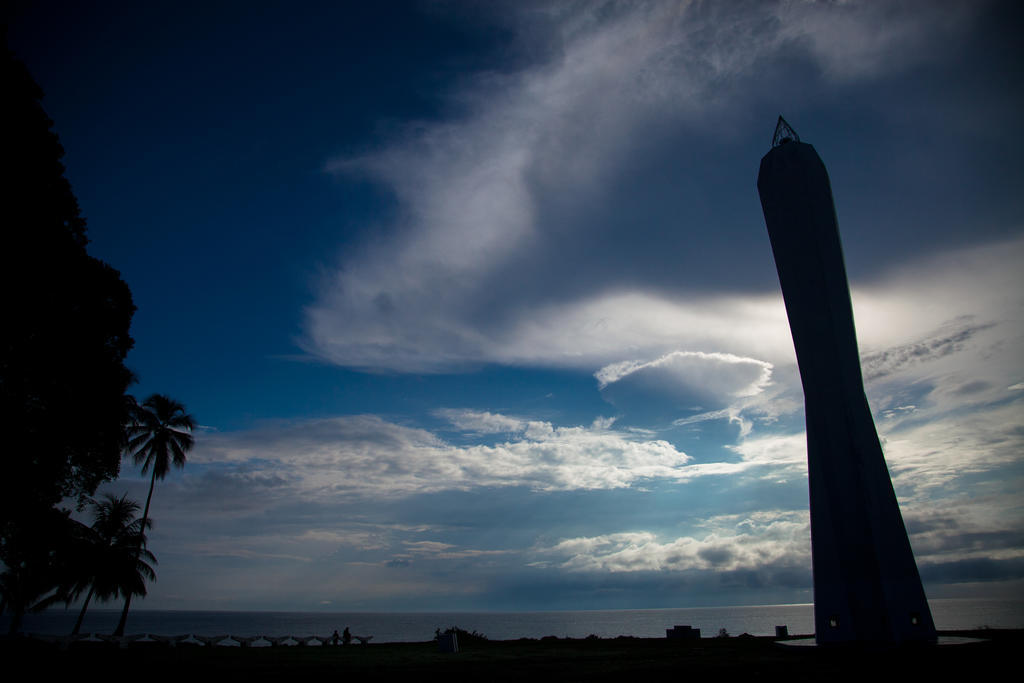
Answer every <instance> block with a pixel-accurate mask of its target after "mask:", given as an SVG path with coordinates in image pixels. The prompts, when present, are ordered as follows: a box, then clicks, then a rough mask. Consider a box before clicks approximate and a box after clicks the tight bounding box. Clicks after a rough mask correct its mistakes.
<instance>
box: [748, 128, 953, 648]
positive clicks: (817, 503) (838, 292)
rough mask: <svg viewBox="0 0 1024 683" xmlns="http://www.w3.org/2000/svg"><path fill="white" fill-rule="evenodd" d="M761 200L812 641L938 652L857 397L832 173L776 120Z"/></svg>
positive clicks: (866, 412) (861, 398)
mask: <svg viewBox="0 0 1024 683" xmlns="http://www.w3.org/2000/svg"><path fill="white" fill-rule="evenodd" d="M757 191H758V193H759V194H760V195H761V207H762V209H763V210H764V220H765V223H766V224H767V226H768V235H769V237H770V238H771V243H772V252H773V253H774V255H775V265H776V268H777V269H778V271H779V282H780V284H781V285H782V295H783V298H784V299H785V301H786V313H787V315H788V316H789V327H790V330H791V331H792V333H793V344H794V346H795V347H796V357H797V363H798V364H799V367H800V380H801V382H802V383H803V389H804V412H805V414H806V421H807V471H808V479H809V484H810V501H811V557H812V563H813V569H814V629H815V638H816V640H817V642H818V643H819V644H825V643H844V642H890V643H899V642H906V641H934V640H935V639H936V634H935V625H934V623H933V622H932V616H931V611H930V610H929V609H928V602H927V600H926V599H925V595H924V589H923V587H922V586H921V577H920V576H919V574H918V572H917V564H916V563H915V562H914V555H913V552H912V551H911V549H910V542H909V541H908V540H907V531H906V528H905V527H904V526H903V517H902V516H901V515H900V509H899V505H898V504H897V503H896V494H895V493H894V492H893V488H892V482H891V481H890V479H889V471H888V469H886V465H885V458H884V457H883V455H882V448H881V445H880V444H879V442H878V434H877V433H876V432H875V423H874V421H873V420H872V418H871V410H870V408H869V407H868V402H867V398H866V397H865V395H864V383H863V380H862V379H861V370H860V357H859V355H858V352H857V334H856V331H855V330H854V325H853V309H852V307H851V305H850V290H849V287H848V285H847V280H846V268H845V266H844V265H843V253H842V248H841V247H840V244H839V226H838V224H837V222H836V212H835V206H834V205H833V202H832V187H831V185H830V183H829V179H828V172H827V171H826V170H825V165H824V164H823V163H822V161H821V159H820V158H819V157H818V154H817V152H815V151H814V147H812V146H811V145H808V144H806V143H803V142H800V139H799V137H797V135H796V133H795V132H794V131H793V129H792V128H791V127H790V126H789V124H787V123H786V121H785V120H784V119H783V118H782V117H781V116H780V117H779V123H778V126H777V127H776V130H775V136H774V139H773V140H772V149H771V150H770V151H769V152H768V153H767V154H766V155H765V156H764V158H763V159H761V170H760V173H759V174H758V177H757Z"/></svg>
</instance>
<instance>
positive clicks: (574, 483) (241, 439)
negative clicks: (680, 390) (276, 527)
mask: <svg viewBox="0 0 1024 683" xmlns="http://www.w3.org/2000/svg"><path fill="white" fill-rule="evenodd" d="M448 414H449V415H451V416H452V417H453V421H454V422H456V423H458V424H461V425H463V426H464V427H467V428H468V429H469V431H470V432H471V433H480V428H481V426H482V427H483V428H485V429H488V430H491V429H504V428H505V427H508V426H512V427H514V428H515V429H514V430H513V432H514V434H511V435H510V437H511V438H509V440H507V441H505V442H503V443H497V444H494V445H470V446H455V445H451V444H448V443H446V442H444V441H443V440H441V439H440V438H438V437H437V436H436V435H434V434H432V433H430V432H427V431H425V430H421V429H414V428H410V427H404V426H401V425H396V424H393V423H390V422H387V421H385V420H383V419H381V418H379V417H375V416H368V415H362V416H349V417H339V418H331V419H323V420H310V421H304V422H298V423H291V424H275V425H273V426H272V427H271V428H268V429H262V430H255V431H252V432H245V433H238V434H221V435H217V436H216V437H210V438H209V439H207V440H205V441H204V442H203V443H201V444H200V446H199V447H197V451H196V455H195V456H194V457H193V460H194V461H196V462H200V463H207V464H213V463H245V469H246V472H247V473H249V474H250V475H253V476H258V475H264V474H271V473H275V472H287V473H288V474H289V476H290V477H291V478H292V481H293V483H292V490H293V491H294V490H296V489H297V490H300V491H301V492H302V495H304V496H315V497H318V498H327V499H330V498H341V499H344V498H345V497H351V496H356V497H362V496H378V497H379V496H385V497H388V496H392V497H393V496H407V495H412V494H418V493H431V492H436V491H444V490H459V489H463V490H465V489H471V488H478V487H508V486H521V487H528V488H531V489H534V490H539V491H559V490H572V489H607V488H622V487H627V486H631V485H634V484H636V483H638V482H642V481H644V480H646V479H654V478H666V479H676V480H682V479H687V478H689V477H690V476H691V475H690V474H689V473H688V472H687V470H686V468H685V467H684V466H685V465H686V463H687V462H688V461H689V459H690V458H689V456H687V455H686V454H685V453H683V452H681V451H679V450H677V449H676V448H675V447H674V446H672V445H671V444H669V443H667V442H665V441H661V440H650V439H647V438H640V437H637V436H635V435H634V434H631V433H629V432H619V431H615V430H613V429H610V427H611V422H610V421H608V420H600V419H599V420H598V421H596V422H595V424H594V425H593V426H591V427H582V426H580V427H557V426H554V425H552V424H551V423H549V422H543V421H538V420H528V421H518V420H514V419H511V418H505V417H504V416H501V415H494V414H489V413H478V412H473V411H464V412H459V411H449V413H448ZM487 433H491V432H487Z"/></svg>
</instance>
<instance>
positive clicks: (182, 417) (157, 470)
mask: <svg viewBox="0 0 1024 683" xmlns="http://www.w3.org/2000/svg"><path fill="white" fill-rule="evenodd" d="M134 413H135V414H134V415H133V418H132V420H131V423H130V424H129V426H128V428H127V437H128V442H127V447H126V452H127V454H128V455H130V456H131V457H132V460H134V461H135V464H136V465H142V473H143V474H145V473H146V472H147V471H151V472H152V474H151V476H150V480H149V495H148V496H146V507H145V508H144V509H143V512H142V528H143V529H145V528H147V527H148V525H149V504H150V502H151V501H152V500H153V487H154V485H155V484H156V480H157V479H163V478H164V477H165V476H167V473H168V472H169V471H170V469H171V465H172V464H173V465H174V466H175V467H184V466H185V453H187V452H188V451H189V450H191V449H192V444H193V443H194V441H193V438H192V430H194V429H195V428H196V421H195V419H194V418H193V417H192V416H191V415H189V414H188V413H186V412H185V406H184V405H183V404H181V403H180V402H178V401H175V400H174V399H172V398H169V397H167V396H164V395H163V394H153V395H152V396H150V397H149V398H147V399H146V400H145V401H143V402H142V405H139V406H137V407H136V408H135V410H134ZM142 543H143V541H142V539H141V538H140V539H139V545H138V546H137V547H138V553H139V554H140V555H141V553H142ZM131 604H132V594H131V593H128V595H126V596H125V600H124V609H123V610H122V611H121V620H120V621H119V622H118V624H117V628H116V629H114V635H115V636H123V635H124V626H125V622H127V621H128V609H129V608H130V607H131Z"/></svg>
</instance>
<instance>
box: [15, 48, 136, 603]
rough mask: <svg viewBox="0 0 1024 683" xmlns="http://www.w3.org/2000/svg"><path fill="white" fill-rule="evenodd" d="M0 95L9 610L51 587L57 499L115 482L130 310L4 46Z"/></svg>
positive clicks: (57, 550)
mask: <svg viewBox="0 0 1024 683" xmlns="http://www.w3.org/2000/svg"><path fill="white" fill-rule="evenodd" d="M0 95H2V97H3V102H4V106H3V107H0V147H2V149H3V154H0V165H2V167H3V179H4V181H3V183H0V231H2V238H3V245H4V246H3V257H2V261H3V263H2V265H0V290H2V291H3V292H4V320H3V327H4V332H3V335H0V433H2V434H3V435H4V451H3V467H4V472H3V476H2V477H0V554H2V556H3V557H4V558H8V559H10V561H11V562H13V563H14V566H13V567H12V565H11V564H10V562H8V561H7V559H4V564H5V565H6V567H7V569H8V570H9V572H11V573H5V576H6V578H5V579H4V581H6V582H7V584H6V585H7V587H6V588H4V596H5V598H4V604H5V605H8V606H10V607H11V609H12V610H14V609H29V608H31V607H32V606H33V605H34V604H36V603H33V602H32V601H31V600H30V599H28V598H27V597H26V596H28V595H29V594H30V593H33V592H34V593H35V595H36V597H39V596H45V595H46V594H47V590H52V589H53V585H51V586H49V588H48V589H43V588H42V587H41V583H40V582H42V581H44V580H53V579H55V578H56V576H55V574H54V571H53V570H54V567H53V562H54V558H59V557H63V556H64V551H65V550H66V548H65V547H64V546H66V545H67V544H66V541H67V540H68V538H70V536H69V535H68V534H65V533H63V531H60V530H61V529H64V526H66V525H64V523H63V522H61V521H60V520H59V516H60V514H61V513H60V512H59V511H55V510H54V508H55V506H57V505H59V504H60V503H61V501H62V500H64V499H66V498H69V497H70V498H74V499H77V501H78V503H79V505H84V504H85V502H86V501H87V500H88V499H89V496H91V495H92V494H93V493H94V492H95V490H96V487H97V486H98V485H99V484H100V483H101V482H103V481H108V480H111V479H114V478H115V477H116V476H117V473H118V469H119V467H120V455H121V452H122V448H121V447H122V445H123V441H122V435H123V426H124V424H125V422H126V417H127V411H126V405H125V402H124V395H125V390H126V389H127V387H128V385H129V384H130V383H131V381H132V379H133V377H132V373H131V371H130V370H128V368H127V367H125V365H124V359H125V355H126V354H127V353H128V350H129V349H130V348H131V347H132V343H133V342H132V338H131V336H129V326H130V324H131V319H132V314H133V312H134V310H135V307H134V305H133V304H132V299H131V292H130V291H129V289H128V286H127V285H126V284H125V283H124V282H123V281H122V280H121V277H120V275H119V273H118V272H117V271H116V270H114V269H113V268H111V267H110V266H108V265H107V264H105V263H103V262H102V261H100V260H98V259H95V258H93V257H92V256H90V255H89V254H88V253H87V252H86V245H87V244H88V239H87V237H86V232H85V220H84V219H83V218H82V216H81V215H80V212H79V206H78V202H77V200H76V198H75V196H74V194H73V193H72V191H71V186H70V184H69V183H68V181H67V179H66V178H65V177H64V166H63V165H62V164H61V161H60V160H61V157H62V156H63V154H64V150H63V148H62V147H61V144H60V141H59V140H58V138H57V135H56V134H55V133H54V132H53V131H52V130H51V128H52V126H53V122H52V121H51V120H50V119H49V118H48V117H47V115H46V112H45V111H44V110H43V108H42V106H41V104H40V99H41V98H42V91H41V90H40V89H39V87H38V86H37V85H36V84H35V82H34V81H33V80H32V77H31V76H30V75H29V73H28V71H27V69H25V67H24V65H22V64H21V63H20V62H18V61H17V60H16V59H14V57H13V55H12V54H11V53H10V52H9V51H8V50H7V49H6V47H4V48H3V49H2V54H0ZM51 513H55V514H56V515H57V516H55V515H54V514H51ZM55 530H57V531H55ZM8 595H11V596H14V595H18V596H20V597H17V598H16V599H14V601H12V600H11V599H9V598H8V597H7V596H8ZM16 603H17V605H20V606H18V607H16Z"/></svg>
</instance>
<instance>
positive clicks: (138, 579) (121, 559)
mask: <svg viewBox="0 0 1024 683" xmlns="http://www.w3.org/2000/svg"><path fill="white" fill-rule="evenodd" d="M92 505H93V524H92V527H91V528H90V529H89V535H88V543H87V546H86V548H87V549H86V557H85V558H84V562H85V564H86V568H85V571H84V574H83V575H81V576H80V577H79V580H78V582H77V583H76V585H75V587H74V588H73V589H72V597H78V595H79V594H81V592H82V591H83V590H85V587H86V586H88V587H89V592H88V594H87V595H86V596H85V602H84V603H83V604H82V611H81V612H79V614H78V620H77V621H76V622H75V628H74V630H72V631H71V635H73V636H74V635H78V631H79V629H80V628H81V627H82V620H83V619H84V618H85V611H86V610H87V609H88V608H89V601H90V600H92V598H93V597H94V596H95V597H96V599H97V600H110V599H111V598H115V597H117V596H119V595H124V596H126V597H127V596H129V595H145V594H146V580H147V579H148V580H153V579H154V578H155V577H156V574H155V573H154V572H153V568H152V567H151V566H150V564H149V563H152V564H156V558H155V557H154V556H153V553H151V552H149V551H148V550H146V549H145V548H142V546H144V545H145V542H146V539H145V532H144V531H143V526H142V525H143V521H142V519H141V518H137V517H136V516H135V515H136V514H137V513H138V511H139V504H138V503H136V502H135V501H134V500H129V499H128V494H125V495H123V496H121V497H120V498H117V497H116V496H113V495H111V494H109V493H108V494H106V495H105V496H104V500H103V501H102V502H99V503H97V502H95V501H94V502H93V504H92ZM140 548H142V549H141V550H140Z"/></svg>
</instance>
